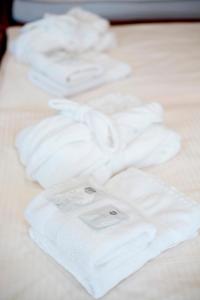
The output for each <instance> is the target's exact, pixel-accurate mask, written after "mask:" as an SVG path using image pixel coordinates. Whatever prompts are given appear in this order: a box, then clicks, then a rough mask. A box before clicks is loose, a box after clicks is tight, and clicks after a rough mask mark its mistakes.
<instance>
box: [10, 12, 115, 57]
mask: <svg viewBox="0 0 200 300" xmlns="http://www.w3.org/2000/svg"><path fill="white" fill-rule="evenodd" d="M115 45H116V39H115V36H114V34H113V33H112V32H111V31H110V27H109V23H108V21H107V20H105V19H103V18H101V17H99V16H97V15H96V14H93V13H91V12H87V11H85V10H82V9H81V8H73V9H72V10H70V11H69V12H68V13H66V14H64V15H51V14H46V15H45V16H44V18H43V19H41V20H39V21H34V22H31V23H29V24H26V25H25V26H23V27H22V29H21V34H20V35H19V37H17V39H16V40H15V41H14V42H13V43H12V44H11V45H10V50H11V52H12V53H13V54H14V55H15V56H16V57H17V59H18V60H19V61H21V62H24V63H30V62H31V61H32V57H33V56H34V55H35V54H37V53H45V52H47V51H50V50H58V49H64V50H66V51H67V52H70V53H81V52H84V51H88V50H95V51H103V50H106V49H108V48H110V47H113V46H115Z"/></svg>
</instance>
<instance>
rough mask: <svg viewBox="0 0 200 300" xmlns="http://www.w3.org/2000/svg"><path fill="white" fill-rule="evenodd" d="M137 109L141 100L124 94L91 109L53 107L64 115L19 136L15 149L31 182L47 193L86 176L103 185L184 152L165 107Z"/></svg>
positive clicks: (54, 103)
mask: <svg viewBox="0 0 200 300" xmlns="http://www.w3.org/2000/svg"><path fill="white" fill-rule="evenodd" d="M134 102H135V105H134ZM136 103H139V101H138V100H137V99H134V98H131V97H130V96H123V95H120V94H119V95H118V94H116V95H114V94H112V95H108V96H106V97H105V98H100V99H96V100H95V101H91V102H90V105H80V104H78V103H75V102H71V101H67V100H62V99H61V100H60V99H58V100H52V101H50V106H51V107H53V108H55V109H57V110H59V111H60V113H59V114H58V115H56V116H51V117H49V118H46V119H44V120H42V121H41V122H39V123H38V124H36V125H33V126H31V127H29V128H27V129H24V130H23V131H22V132H21V133H20V134H19V135H18V136H17V140H16V147H17V149H18V151H19V155H20V160H21V162H22V163H23V164H24V165H25V166H26V172H27V174H28V176H29V178H31V179H33V180H35V181H38V182H39V183H40V184H41V185H42V186H43V187H51V186H52V185H55V184H59V183H61V182H63V181H66V180H67V179H70V178H73V177H80V176H83V175H93V176H94V177H95V178H96V180H97V181H98V182H99V183H104V182H106V181H107V180H108V179H109V178H110V177H111V176H113V175H114V174H116V173H117V172H119V171H121V170H123V169H125V168H127V167H130V166H136V167H146V166H150V165H156V164H160V163H162V162H165V161H167V160H169V159H170V158H172V157H173V156H174V155H176V154H177V152H178V151H179V149H180V137H179V135H178V134H177V133H175V132H173V131H172V130H170V129H168V128H166V127H165V126H164V125H163V110H162V107H161V106H160V105H159V104H158V103H150V104H146V105H142V104H136ZM95 107H96V109H95ZM97 109H98V110H97ZM106 111H107V114H105V112H106ZM103 112H104V113H103ZM109 114H110V115H109Z"/></svg>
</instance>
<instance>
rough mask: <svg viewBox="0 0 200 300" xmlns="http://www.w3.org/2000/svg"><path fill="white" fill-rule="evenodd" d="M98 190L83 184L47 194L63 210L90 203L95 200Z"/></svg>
mask: <svg viewBox="0 0 200 300" xmlns="http://www.w3.org/2000/svg"><path fill="white" fill-rule="evenodd" d="M97 194H98V191H97V190H96V189H95V188H93V187H91V186H81V187H78V188H75V189H71V190H69V191H66V192H61V193H58V192H57V193H52V194H50V195H47V198H48V200H50V201H52V202H53V203H54V204H55V205H56V206H57V207H58V208H59V209H61V210H63V211H64V210H70V209H72V208H73V207H77V206H83V205H87V204H90V203H91V202H93V201H94V200H95V197H96V195H97Z"/></svg>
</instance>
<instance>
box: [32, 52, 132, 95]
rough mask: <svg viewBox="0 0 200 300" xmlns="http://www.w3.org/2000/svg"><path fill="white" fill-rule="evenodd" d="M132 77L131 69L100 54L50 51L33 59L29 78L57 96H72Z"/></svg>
mask: <svg viewBox="0 0 200 300" xmlns="http://www.w3.org/2000/svg"><path fill="white" fill-rule="evenodd" d="M130 74H131V67H130V66H129V65H128V64H126V63H123V62H120V61H118V60H116V59H112V58H110V57H109V56H107V55H105V54H99V53H97V52H90V53H84V54H81V55H74V54H69V53H67V52H66V51H62V50H60V51H49V52H47V53H45V54H37V55H34V56H33V57H32V61H31V70H30V72H29V79H30V80H31V81H32V82H33V83H34V84H35V85H37V86H38V87H40V88H42V89H43V90H45V91H47V92H48V93H50V94H52V95H54V96H59V97H61V96H71V95H74V94H77V93H80V92H83V91H85V90H88V89H91V88H94V87H97V86H100V85H102V84H105V83H108V82H111V81H115V80H119V79H122V78H124V77H126V76H128V75H130Z"/></svg>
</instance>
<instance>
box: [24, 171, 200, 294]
mask: <svg viewBox="0 0 200 300" xmlns="http://www.w3.org/2000/svg"><path fill="white" fill-rule="evenodd" d="M77 182H78V181H77ZM73 184H74V183H73ZM26 219H27V221H28V222H29V224H30V226H31V229H30V235H31V237H32V239H33V240H34V241H35V242H36V243H37V244H38V245H39V246H40V247H41V248H42V249H43V250H44V251H45V252H46V253H48V254H49V255H51V256H52V257H53V258H54V259H55V260H56V261H57V262H58V263H59V264H61V265H62V266H63V267H64V268H65V269H66V270H68V271H69V272H71V273H72V274H73V275H74V276H75V277H76V278H77V280H79V282H80V283H81V284H82V285H83V286H84V287H85V288H86V289H87V291H88V292H89V293H90V294H91V295H93V296H94V297H95V298H99V297H101V296H103V295H104V294H105V293H106V292H108V291H109V290H110V289H111V288H113V287H114V286H115V285H116V284H117V283H119V282H120V281H121V280H123V279H124V278H126V277H127V276H129V275H130V274H131V273H133V272H135V271H136V270H138V269H139V268H141V267H142V266H143V265H144V264H145V263H146V262H148V261H149V260H151V259H152V258H154V257H156V256H158V255H159V254H160V253H161V252H163V251H165V250H166V249H168V248H171V247H173V246H175V245H178V244H179V243H180V242H182V241H185V240H187V239H191V238H193V237H194V236H196V235H197V231H198V229H199V227H200V205H199V204H197V203H195V202H193V201H191V200H189V199H187V198H186V197H185V196H184V195H182V194H181V193H179V192H178V191H176V190H175V189H174V188H173V187H168V186H167V185H166V184H164V183H163V182H161V181H159V180H157V179H155V178H153V177H151V176H150V175H148V174H145V173H143V172H142V171H139V170H136V169H129V170H128V171H125V172H122V173H121V174H119V175H116V176H115V177H113V178H112V179H111V180H110V181H109V182H108V183H107V184H106V185H105V187H104V188H101V189H100V188H98V187H97V186H96V185H94V183H93V184H91V183H86V181H85V183H84V182H81V183H80V185H78V184H77V183H76V185H72V186H71V188H70V183H69V182H66V185H64V184H62V185H59V186H56V187H54V188H52V189H50V190H47V191H45V192H43V193H42V194H40V195H39V196H37V197H36V198H35V199H34V200H33V201H32V202H31V203H30V204H29V206H28V208H27V210H26Z"/></svg>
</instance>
